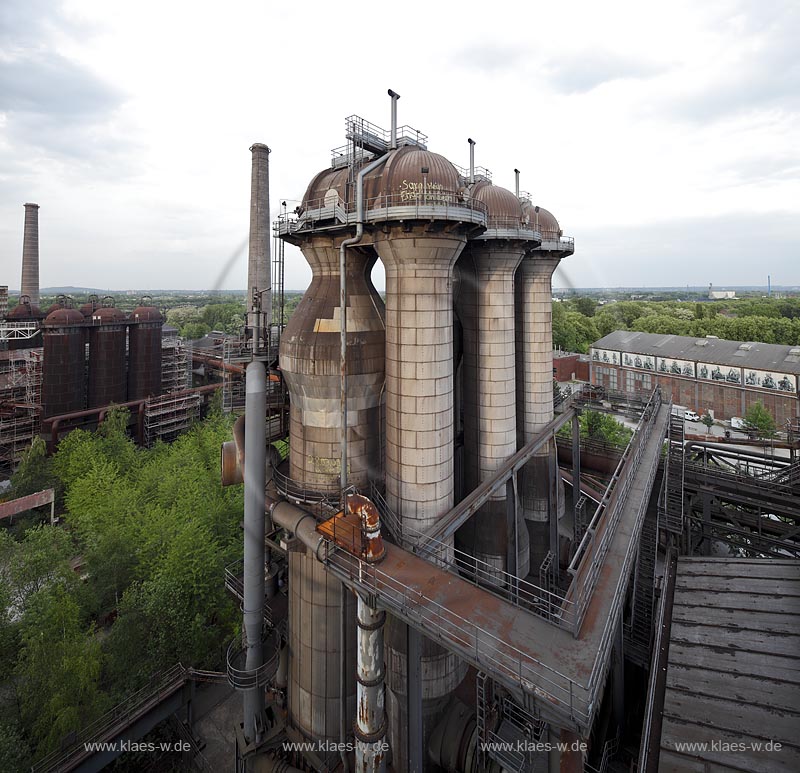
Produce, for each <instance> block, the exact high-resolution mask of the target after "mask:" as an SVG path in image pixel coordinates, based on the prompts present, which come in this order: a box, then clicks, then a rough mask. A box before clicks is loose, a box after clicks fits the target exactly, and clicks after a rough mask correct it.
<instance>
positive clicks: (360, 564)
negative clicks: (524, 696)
mask: <svg viewBox="0 0 800 773" xmlns="http://www.w3.org/2000/svg"><path fill="white" fill-rule="evenodd" d="M325 564H326V565H327V566H328V567H330V568H331V569H332V570H333V572H334V574H338V575H339V576H340V577H344V578H345V579H346V580H349V581H350V582H353V583H356V584H358V585H359V586H361V587H363V588H365V589H367V590H368V592H372V593H375V594H376V595H378V596H379V598H380V600H381V604H382V605H384V606H386V607H387V608H388V609H390V610H392V611H396V612H398V613H400V614H401V617H404V618H405V619H411V618H414V619H417V622H418V623H419V624H420V626H421V627H422V628H424V630H425V631H426V635H429V636H433V637H435V636H436V635H437V633H439V632H445V631H446V632H447V641H448V642H449V643H451V644H455V645H456V646H457V647H460V648H461V650H462V652H463V653H465V654H466V653H469V655H468V657H470V658H471V659H474V662H475V663H476V664H477V665H478V666H479V667H481V669H485V670H487V671H489V672H490V673H492V674H493V676H496V677H499V678H501V679H502V678H503V677H504V678H505V681H506V684H508V685H513V686H518V685H522V686H523V687H525V685H526V684H527V685H528V689H529V690H530V691H533V692H536V693H537V694H540V695H542V697H545V698H546V699H547V700H549V701H550V702H551V703H554V704H556V705H558V706H560V707H562V708H563V709H566V710H567V711H568V714H569V716H570V718H572V719H578V720H580V721H582V722H583V723H584V724H585V723H587V722H588V719H589V714H588V713H587V712H586V711H583V710H581V709H580V708H579V707H578V706H576V703H575V701H576V698H577V696H576V690H583V689H584V688H583V687H582V686H581V685H580V684H578V683H577V682H575V681H574V680H573V679H571V678H570V677H568V676H566V675H565V674H562V673H561V672H560V671H558V670H556V669H554V668H552V667H551V666H548V665H546V664H545V663H542V662H541V661H540V660H537V659H536V658H534V657H533V656H531V655H530V654H528V653H525V652H522V651H521V650H519V649H517V648H516V647H514V646H513V645H511V644H508V642H506V641H504V640H503V639H501V638H500V637H499V636H496V635H495V634H493V633H490V632H489V631H487V630H485V629H483V628H480V627H479V626H478V625H476V624H475V623H474V622H473V621H471V620H467V619H466V618H464V617H462V616H461V615H458V614H457V613H455V612H452V611H451V610H449V609H447V608H446V607H444V606H442V605H441V604H439V603H438V602H437V601H434V600H433V599H431V598H430V597H429V596H427V595H425V594H424V593H421V592H419V591H418V590H416V589H413V588H411V587H409V586H407V585H405V584H404V583H402V582H400V581H399V580H398V579H397V578H395V577H393V576H391V575H389V574H386V573H385V572H383V571H381V569H380V568H379V567H378V566H376V565H375V564H367V563H366V562H364V561H362V560H361V559H360V558H359V557H357V556H354V555H352V554H350V553H348V552H346V551H344V550H343V549H341V548H339V547H338V546H332V549H331V550H330V551H329V552H328V555H327V557H326V560H325ZM440 638H443V639H444V638H445V637H444V636H440ZM493 653H494V654H493ZM489 664H491V665H489ZM533 678H537V679H539V680H542V681H544V683H545V684H546V685H547V689H542V688H541V687H537V686H535V685H534V682H533ZM557 679H560V680H562V681H563V683H564V684H566V686H564V684H561V683H559V682H558V681H556V680H557Z"/></svg>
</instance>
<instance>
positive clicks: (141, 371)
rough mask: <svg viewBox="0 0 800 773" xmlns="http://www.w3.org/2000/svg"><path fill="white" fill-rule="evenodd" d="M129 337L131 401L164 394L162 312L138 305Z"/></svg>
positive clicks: (129, 392) (129, 391)
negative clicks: (162, 379) (162, 376)
mask: <svg viewBox="0 0 800 773" xmlns="http://www.w3.org/2000/svg"><path fill="white" fill-rule="evenodd" d="M131 318H132V320H133V321H134V322H137V323H138V324H134V325H131V327H130V334H129V338H128V400H138V399H139V398H142V397H150V396H152V395H158V394H161V351H162V349H161V326H162V324H163V323H162V317H161V313H160V312H159V311H158V309H156V308H155V307H147V306H146V307H139V308H138V309H135V310H134V311H133V313H132V315H131Z"/></svg>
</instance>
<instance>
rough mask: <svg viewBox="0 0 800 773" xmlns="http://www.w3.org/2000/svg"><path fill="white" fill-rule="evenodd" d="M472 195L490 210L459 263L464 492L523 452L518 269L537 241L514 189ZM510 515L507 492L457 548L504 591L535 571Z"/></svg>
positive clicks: (487, 186)
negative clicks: (511, 529) (512, 549)
mask: <svg viewBox="0 0 800 773" xmlns="http://www.w3.org/2000/svg"><path fill="white" fill-rule="evenodd" d="M470 193H471V195H472V197H473V198H474V199H475V200H476V201H479V202H482V203H483V204H484V205H485V206H486V209H487V214H486V224H487V229H486V231H485V232H484V233H482V234H480V235H478V236H477V237H475V238H473V239H471V240H470V241H469V243H468V244H467V246H466V248H465V249H464V252H463V254H462V255H461V257H460V259H459V261H458V268H459V272H460V274H461V277H462V280H463V288H462V291H461V292H460V293H459V298H458V300H457V310H458V315H459V318H460V320H461V324H462V329H463V336H464V346H463V349H464V359H463V366H462V370H461V373H462V394H463V400H464V411H463V421H464V487H465V491H464V494H467V493H469V492H470V491H472V490H473V489H474V488H476V487H477V486H478V485H479V484H480V483H481V482H482V481H484V480H486V479H487V478H490V477H492V475H494V474H495V473H496V472H497V470H498V469H499V467H500V466H501V465H502V464H503V462H504V461H505V460H506V459H508V458H509V457H510V456H513V455H514V453H515V452H516V450H517V447H516V394H515V385H514V359H515V353H514V347H515V341H514V272H515V271H516V269H517V266H519V264H520V261H521V260H522V259H523V257H524V256H525V254H526V252H527V251H529V250H531V249H533V248H535V247H536V246H538V244H539V237H538V234H537V233H536V232H535V231H534V230H533V229H532V228H531V227H530V225H529V224H528V223H526V218H525V216H524V211H523V207H522V205H521V203H520V200H519V199H518V198H517V197H516V196H515V195H514V194H513V193H512V192H511V191H509V190H506V189H505V188H501V187H500V186H498V185H492V183H490V182H489V181H487V180H479V181H478V182H477V183H475V184H474V185H472V186H471V189H470ZM487 363H490V364H491V365H490V366H488V365H487ZM515 509H516V508H515ZM506 513H507V502H506V491H505V489H504V488H503V489H501V490H500V491H499V492H498V493H497V494H496V495H495V496H494V498H493V499H492V500H490V501H489V502H487V503H486V504H485V505H483V507H481V508H480V509H479V510H478V512H477V513H476V515H475V516H474V517H473V518H471V519H470V521H469V522H468V523H467V524H465V525H464V526H463V527H462V528H461V529H460V530H459V532H458V534H457V535H456V545H457V547H459V549H460V550H462V551H464V553H467V554H469V555H472V556H473V557H474V559H475V564H476V566H473V567H471V568H473V569H475V570H477V572H476V573H477V575H478V576H480V577H483V578H486V580H487V581H488V582H489V583H491V584H494V585H499V586H506V585H509V584H510V583H511V580H510V579H509V577H508V575H514V576H516V577H525V576H526V575H527V574H528V569H529V549H528V539H527V536H528V535H527V531H526V529H525V527H524V524H523V523H522V519H521V517H520V526H521V527H522V528H517V529H516V530H515V531H516V533H517V535H518V542H517V550H516V560H515V561H512V562H509V558H508V546H509V544H510V543H513V540H514V535H513V534H508V528H507V515H506ZM520 516H521V513H520ZM509 563H511V565H509Z"/></svg>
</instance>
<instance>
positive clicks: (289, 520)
mask: <svg viewBox="0 0 800 773" xmlns="http://www.w3.org/2000/svg"><path fill="white" fill-rule="evenodd" d="M268 505H269V510H270V515H271V516H272V522H273V523H274V524H277V525H278V526H280V527H281V528H282V529H286V531H288V532H291V533H292V534H294V536H295V537H297V539H299V540H300V542H302V543H303V544H304V545H305V546H306V547H307V548H308V549H309V550H310V551H311V555H313V556H315V557H316V558H317V559H318V560H319V561H322V562H324V561H326V560H327V558H328V542H327V540H326V539H325V538H324V537H323V536H322V535H321V534H320V533H319V532H318V531H317V521H316V519H315V518H314V516H313V515H311V513H307V512H306V511H305V510H301V509H300V508H299V507H296V506H295V505H292V504H289V502H281V501H275V500H271V501H269V502H268Z"/></svg>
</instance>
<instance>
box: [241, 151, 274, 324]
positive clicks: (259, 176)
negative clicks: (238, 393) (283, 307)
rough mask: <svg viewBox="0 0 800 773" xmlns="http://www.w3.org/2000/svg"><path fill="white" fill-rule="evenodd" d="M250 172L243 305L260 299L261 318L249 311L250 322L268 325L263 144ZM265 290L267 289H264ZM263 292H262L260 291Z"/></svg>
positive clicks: (269, 269) (266, 160)
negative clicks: (248, 225) (248, 247)
mask: <svg viewBox="0 0 800 773" xmlns="http://www.w3.org/2000/svg"><path fill="white" fill-rule="evenodd" d="M250 152H251V153H252V154H253V173H252V178H251V182H250V252H249V257H248V261H247V296H246V305H247V309H248V310H249V311H252V310H253V297H254V294H257V295H258V297H259V298H260V301H261V320H260V323H259V320H258V319H256V318H255V315H251V318H250V319H249V325H250V326H251V327H253V328H257V329H265V328H266V329H267V330H268V329H269V324H270V322H271V321H272V292H271V291H272V264H271V260H270V239H271V232H270V219H269V217H270V216H269V154H270V150H269V148H268V147H267V146H266V145H262V144H261V143H259V142H257V143H255V144H254V145H253V146H252V147H251V148H250ZM264 290H267V291H268V292H263V291H264ZM262 293H263V294H262Z"/></svg>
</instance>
